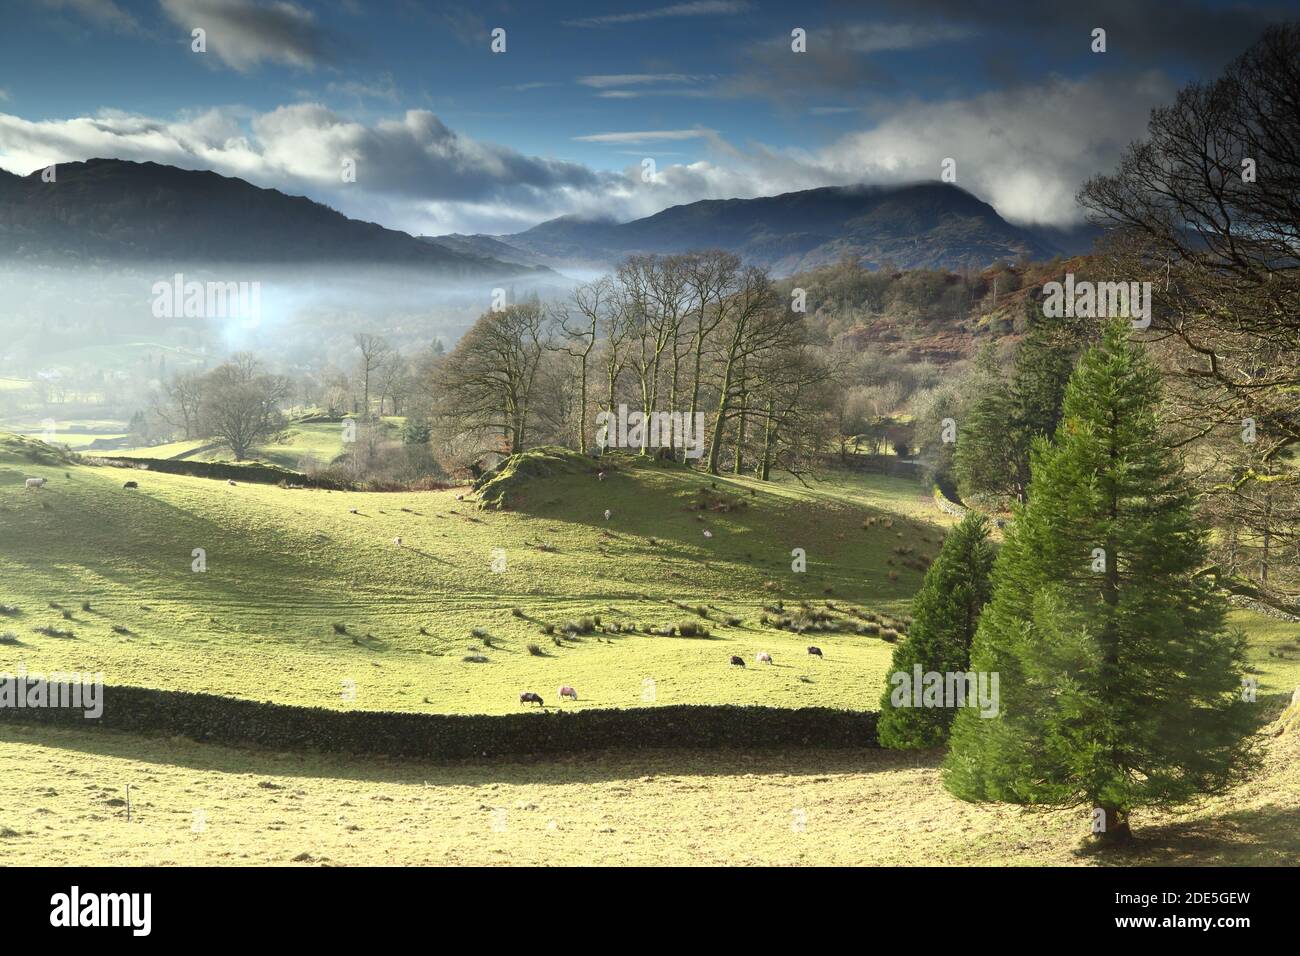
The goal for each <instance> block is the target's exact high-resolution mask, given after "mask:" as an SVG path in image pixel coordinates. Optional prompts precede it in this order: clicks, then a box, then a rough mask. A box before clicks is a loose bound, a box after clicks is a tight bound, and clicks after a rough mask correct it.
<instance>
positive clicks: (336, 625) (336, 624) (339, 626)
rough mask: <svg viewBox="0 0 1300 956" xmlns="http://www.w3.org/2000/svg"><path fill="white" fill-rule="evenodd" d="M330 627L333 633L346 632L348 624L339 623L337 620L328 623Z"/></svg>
mask: <svg viewBox="0 0 1300 956" xmlns="http://www.w3.org/2000/svg"><path fill="white" fill-rule="evenodd" d="M330 627H332V628H334V633H335V634H346V633H347V632H348V626H347V625H346V624H340V623H339V622H338V621H335V622H334V623H333V624H331V625H330Z"/></svg>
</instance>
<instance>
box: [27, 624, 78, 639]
mask: <svg viewBox="0 0 1300 956" xmlns="http://www.w3.org/2000/svg"><path fill="white" fill-rule="evenodd" d="M32 630H33V631H35V632H36V633H37V634H44V635H45V636H46V637H73V636H74V635H73V633H72V632H71V631H61V630H59V629H58V628H57V627H55V626H54V625H53V624H45V625H43V626H41V627H34V628H32Z"/></svg>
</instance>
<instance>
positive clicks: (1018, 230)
mask: <svg viewBox="0 0 1300 956" xmlns="http://www.w3.org/2000/svg"><path fill="white" fill-rule="evenodd" d="M1091 238H1092V237H1091V235H1090V234H1088V233H1086V232H1080V231H1077V230H1068V229H1067V230H1046V229H1045V230H1041V231H1040V230H1036V229H1034V228H1032V227H1024V226H1016V225H1013V224H1011V223H1009V222H1007V221H1006V220H1005V219H1003V218H1002V217H1001V215H999V214H998V212H997V210H996V209H994V207H993V206H991V205H990V204H989V203H986V202H984V201H983V200H981V199H979V198H978V197H976V196H974V195H972V194H971V193H969V192H967V191H966V190H964V189H961V188H960V187H958V186H955V185H952V184H949V183H937V182H917V183H905V184H902V185H892V186H885V185H869V184H859V185H855V186H821V187H817V188H814V189H805V190H798V191H794V192H789V193H781V194H778V195H775V196H760V197H755V198H750V199H739V198H733V199H703V200H698V201H696V202H692V203H685V204H681V205H677V206H670V207H669V208H667V209H664V210H661V211H660V212H657V213H654V214H653V215H650V216H645V217H642V218H640V219H634V220H630V221H628V222H617V221H615V220H612V219H608V218H581V217H578V216H573V215H568V216H560V217H557V218H555V219H550V220H547V221H546V222H542V223H539V224H538V225H536V226H534V227H532V228H531V229H527V230H524V231H522V232H518V233H513V234H505V235H496V236H489V235H483V234H480V235H476V236H455V237H433V241H441V240H442V239H447V240H448V241H453V240H454V241H455V242H456V243H457V244H458V247H459V248H462V249H479V250H487V249H496V250H497V251H498V252H501V251H502V246H504V247H507V248H513V249H515V250H518V256H519V258H521V259H523V258H527V259H528V261H532V262H536V263H539V264H546V265H550V266H552V267H557V268H562V267H564V266H566V265H581V266H587V267H601V268H608V267H609V266H611V265H613V264H614V263H615V262H617V260H618V259H620V258H622V257H623V256H625V255H630V254H634V253H651V252H656V253H672V252H684V251H686V250H688V249H694V248H704V247H713V246H718V247H721V248H725V249H730V250H731V251H732V252H735V253H737V254H738V255H740V256H741V257H742V258H743V259H745V260H746V261H747V262H750V263H753V264H755V265H760V266H764V267H766V268H769V269H771V270H772V271H773V272H775V273H776V274H778V275H791V274H794V273H797V272H802V271H806V270H808V269H815V268H819V267H822V266H825V265H829V264H832V263H834V262H836V261H838V260H839V259H841V258H844V257H845V256H850V257H853V258H855V259H856V260H857V261H859V262H861V263H862V264H864V265H867V266H869V267H871V268H884V267H887V266H893V267H895V268H901V269H911V268H938V269H963V268H975V269H983V268H987V267H988V266H990V265H993V264H994V263H996V262H999V261H1016V260H1018V259H1029V260H1034V261H1041V260H1047V259H1051V258H1054V257H1056V256H1058V255H1066V254H1073V253H1076V252H1079V251H1082V250H1083V245H1084V243H1085V242H1087V243H1090V241H1091ZM502 254H507V253H502Z"/></svg>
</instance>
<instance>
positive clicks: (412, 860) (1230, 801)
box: [0, 724, 1300, 866]
mask: <svg viewBox="0 0 1300 956" xmlns="http://www.w3.org/2000/svg"><path fill="white" fill-rule="evenodd" d="M940 760H941V758H940V755H939V754H938V753H935V752H933V751H931V752H920V753H916V752H906V753H903V752H896V751H887V750H862V751H858V750H845V751H779V750H777V751H756V752H752V753H745V752H728V751H724V752H707V753H704V752H692V751H685V752H683V751H666V752H661V751H651V752H646V753H634V754H628V753H584V754H574V755H568V756H559V757H548V758H545V759H513V760H504V759H503V760H492V761H481V762H480V761H476V762H472V763H452V764H438V765H435V764H428V763H421V762H418V761H414V762H413V761H381V760H368V759H357V758H345V757H336V756H326V755H303V754H286V753H273V752H264V751H246V750H236V749H231V748H226V747H219V746H213V745H207V744H198V743H194V742H191V741H187V740H179V739H155V738H144V737H137V736H133V735H127V734H118V733H113V732H110V731H81V730H76V731H74V730H63V729H55V728H38V727H21V726H13V725H6V724H0V763H3V765H4V766H5V767H6V772H5V773H4V774H3V775H2V776H0V865H4V864H11V863H12V864H16V863H23V864H31V863H34V862H41V863H47V864H56V865H57V864H68V865H86V864H94V863H99V864H147V865H218V866H247V865H301V866H342V865H390V864H393V863H406V864H417V865H418V864H425V865H453V864H455V865H493V864H500V865H507V864H509V865H516V866H519V865H523V866H536V865H558V864H570V865H586V864H628V865H647V866H649V865H732V866H735V865H760V864H761V865H782V866H784V865H887V866H937V865H946V866H1072V865H1109V866H1139V865H1209V864H1220V865H1259V866H1295V865H1297V864H1300V734H1297V733H1292V734H1289V735H1286V736H1280V737H1274V738H1270V740H1269V746H1268V749H1267V750H1266V752H1265V757H1264V761H1263V763H1262V765H1261V767H1260V769H1259V770H1258V772H1257V773H1256V774H1255V776H1254V777H1253V778H1252V779H1251V780H1249V781H1248V782H1246V783H1244V784H1242V785H1241V786H1239V787H1237V788H1236V789H1234V790H1233V791H1231V792H1230V793H1227V794H1224V795H1223V796H1219V797H1213V798H1209V799H1206V800H1204V801H1202V802H1200V803H1198V804H1196V805H1194V806H1189V807H1186V808H1184V809H1181V810H1180V811H1179V812H1177V813H1159V812H1153V811H1139V812H1138V813H1137V814H1135V816H1134V820H1135V825H1136V827H1137V836H1138V839H1137V841H1136V842H1135V844H1134V846H1133V847H1132V848H1131V849H1129V850H1126V851H1123V852H1119V853H1114V854H1108V855H1100V854H1097V853H1096V852H1089V850H1088V848H1087V846H1086V844H1087V842H1088V838H1087V827H1088V816H1087V812H1086V811H1085V810H1082V809H1076V810H1053V811H1046V812H1044V811H1027V810H1022V809H1019V808H1016V807H1012V806H1008V805H1002V804H970V803H963V802H962V801H960V800H957V799H955V798H953V797H952V796H950V795H949V794H948V793H947V791H945V790H944V789H943V786H942V784H941V782H940V771H939V766H940ZM127 784H130V785H131V804H132V815H131V821H130V822H127V820H126V809H125V795H126V794H125V789H126V785H127Z"/></svg>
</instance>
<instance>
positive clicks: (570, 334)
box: [552, 276, 613, 455]
mask: <svg viewBox="0 0 1300 956" xmlns="http://www.w3.org/2000/svg"><path fill="white" fill-rule="evenodd" d="M612 298H613V283H612V282H611V280H610V279H609V277H608V276H606V277H603V278H601V279H598V280H596V281H595V282H589V283H586V284H584V285H580V286H578V287H577V288H575V289H574V290H573V293H572V295H571V296H570V298H569V301H567V302H562V303H559V304H558V305H556V306H555V307H554V309H553V311H552V318H553V320H554V321H555V324H556V325H557V326H558V327H559V330H560V334H561V336H562V341H561V344H559V345H556V346H553V347H554V348H555V349H556V350H557V351H560V352H563V353H564V354H566V355H568V356H570V357H571V358H573V359H576V360H577V363H578V449H579V450H580V451H581V452H582V453H583V454H584V455H585V454H587V452H588V451H589V450H590V449H588V447H587V364H588V362H589V360H590V356H591V353H592V351H593V350H594V349H595V348H596V341H597V336H598V335H599V331H600V327H601V324H602V323H603V322H605V321H606V320H607V314H608V313H609V311H610V309H611V308H612V301H611V300H612Z"/></svg>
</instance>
